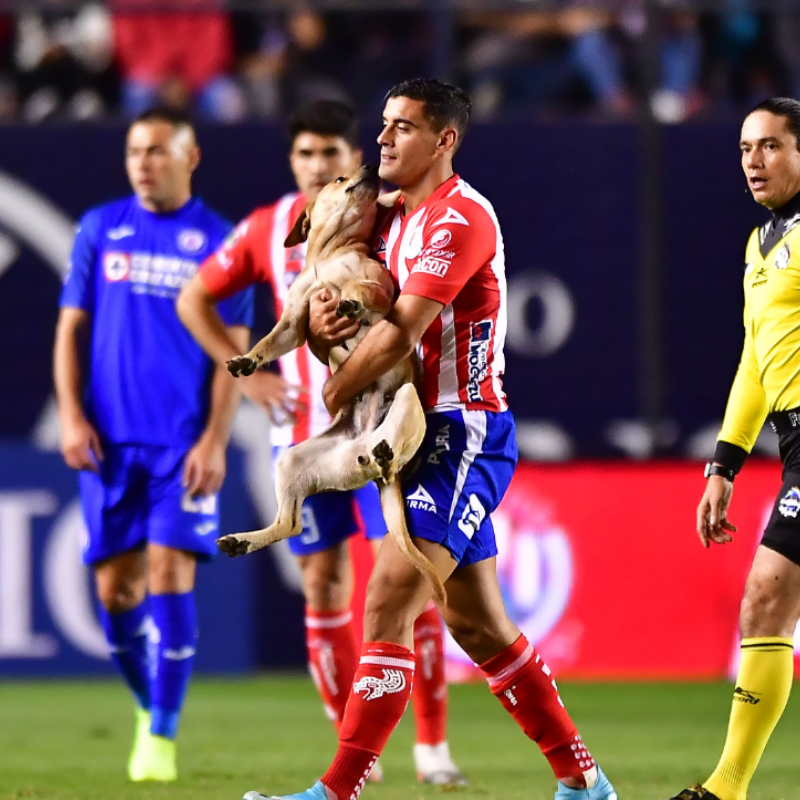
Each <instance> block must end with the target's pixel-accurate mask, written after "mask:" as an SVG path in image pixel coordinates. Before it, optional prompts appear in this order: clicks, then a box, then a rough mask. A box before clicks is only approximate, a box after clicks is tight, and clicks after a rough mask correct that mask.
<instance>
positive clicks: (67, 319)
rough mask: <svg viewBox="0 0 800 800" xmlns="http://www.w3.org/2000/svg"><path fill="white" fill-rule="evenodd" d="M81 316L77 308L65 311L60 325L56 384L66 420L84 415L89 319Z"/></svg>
mask: <svg viewBox="0 0 800 800" xmlns="http://www.w3.org/2000/svg"><path fill="white" fill-rule="evenodd" d="M81 314H82V312H78V311H77V309H64V310H63V311H62V312H61V314H60V316H59V319H58V325H57V326H56V342H55V351H54V354H53V382H54V383H55V388H56V400H57V401H58V411H59V414H60V415H61V418H62V419H72V420H75V419H81V418H82V417H83V416H84V411H83V370H82V367H81V363H82V360H83V359H82V352H83V349H84V346H85V340H86V338H87V337H86V333H87V331H86V330H85V328H86V326H87V324H88V316H87V318H86V319H84V318H83V316H81Z"/></svg>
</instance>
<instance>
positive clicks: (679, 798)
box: [670, 783, 719, 800]
mask: <svg viewBox="0 0 800 800" xmlns="http://www.w3.org/2000/svg"><path fill="white" fill-rule="evenodd" d="M670 800H719V798H718V797H717V796H716V795H715V794H714V792H709V791H708V789H706V787H705V786H701V785H700V784H699V783H696V784H695V785H694V786H690V787H689V788H688V789H684V790H683V791H682V792H678V794H676V795H675V796H674V797H671V798H670Z"/></svg>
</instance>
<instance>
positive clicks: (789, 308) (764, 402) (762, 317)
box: [673, 97, 800, 800]
mask: <svg viewBox="0 0 800 800" xmlns="http://www.w3.org/2000/svg"><path fill="white" fill-rule="evenodd" d="M740 147H741V153H742V168H743V169H744V174H745V176H746V177H747V183H748V186H749V187H750V191H751V193H752V195H753V199H754V200H755V201H756V202H757V203H760V204H761V205H763V206H766V207H767V208H768V209H770V211H772V219H770V220H769V221H768V222H767V223H766V224H765V225H762V226H761V227H760V228H756V230H754V231H753V233H752V234H751V235H750V240H749V241H748V243H747V252H746V256H745V261H746V267H745V272H744V300H745V303H744V349H743V350H742V360H741V363H740V364H739V369H738V371H737V373H736V377H735V378H734V381H733V386H732V388H731V393H730V398H729V399H728V406H727V408H726V410H725V420H724V422H723V423H722V430H721V431H720V434H719V439H718V441H717V447H716V450H715V452H714V460H713V462H712V463H709V464H707V465H706V478H708V483H707V485H706V490H705V493H704V494H703V499H702V500H701V501H700V506H699V507H698V509H697V532H698V534H700V540H701V541H702V543H703V546H704V547H709V546H710V545H711V544H712V543H713V544H726V543H727V542H730V541H731V535H730V532H733V531H735V530H736V527H735V526H734V525H733V524H732V523H731V522H730V520H729V519H728V508H729V506H730V502H731V494H732V492H733V480H734V477H735V476H736V474H737V473H738V472H739V470H740V469H741V468H742V466H743V465H744V462H745V459H746V458H747V454H748V453H749V452H750V450H751V449H752V447H753V444H754V443H755V440H756V437H757V436H758V434H759V432H760V430H761V428H762V426H763V425H764V421H765V420H769V422H770V423H771V425H772V427H773V428H774V430H775V431H776V433H777V434H778V436H779V442H780V454H781V460H782V462H783V479H784V482H783V486H782V487H781V490H780V494H779V495H778V498H777V500H776V502H775V507H774V509H773V511H772V516H771V517H770V520H769V523H768V525H767V528H766V530H765V531H764V537H763V539H762V540H761V545H760V546H759V548H758V550H757V551H756V555H755V558H754V559H753V565H752V567H751V569H750V575H749V577H748V579H747V585H746V586H745V591H744V599H743V600H742V608H741V613H740V618H739V625H740V629H741V635H742V644H741V648H742V658H741V666H740V668H739V674H738V676H737V678H736V688H735V689H734V692H733V708H732V710H731V717H730V723H729V725H728V737H727V739H726V741H725V747H724V749H723V751H722V757H721V758H720V760H719V764H717V768H716V769H715V770H714V772H713V773H712V775H711V777H710V778H709V779H708V780H707V781H705V782H704V783H703V784H702V785H699V786H693V787H691V788H689V789H684V790H683V791H682V792H680V794H678V795H677V796H676V797H675V798H673V800H745V797H746V796H747V787H748V785H749V783H750V779H751V778H752V777H753V774H754V773H755V771H756V767H757V766H758V762H759V760H760V759H761V754H762V753H763V752H764V747H765V746H766V744H767V740H768V739H769V737H770V735H771V733H772V731H773V729H774V728H775V725H776V724H777V722H778V720H779V719H780V716H781V714H782V713H783V709H784V708H785V706H786V701H787V700H788V698H789V691H790V689H791V686H792V677H793V674H794V657H793V656H794V650H793V642H792V639H793V636H794V631H795V627H796V626H797V620H798V618H799V617H800V517H799V516H798V512H800V102H798V101H797V100H791V99H788V98H783V97H779V98H773V99H771V100H766V101H764V102H763V103H760V104H759V105H757V106H756V107H755V108H754V109H753V111H751V112H750V113H749V114H748V115H747V117H746V118H745V120H744V124H743V125H742V134H741V142H740ZM797 778H798V784H800V769H799V770H798V776H797Z"/></svg>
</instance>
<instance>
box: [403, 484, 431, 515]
mask: <svg viewBox="0 0 800 800" xmlns="http://www.w3.org/2000/svg"><path fill="white" fill-rule="evenodd" d="M406 503H407V505H408V507H409V508H415V509H417V510H418V511H432V512H433V513H434V514H435V513H436V503H434V502H433V498H432V497H431V496H430V493H429V492H428V490H427V489H426V488H425V487H424V486H423V485H422V484H421V483H420V484H418V485H417V490H416V491H415V492H413V493H412V494H410V495H408V496H407V497H406Z"/></svg>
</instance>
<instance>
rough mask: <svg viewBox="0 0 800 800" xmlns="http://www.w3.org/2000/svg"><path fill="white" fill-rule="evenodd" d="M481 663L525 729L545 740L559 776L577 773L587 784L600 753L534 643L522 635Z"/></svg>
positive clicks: (492, 685) (541, 743)
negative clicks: (586, 740) (591, 747)
mask: <svg viewBox="0 0 800 800" xmlns="http://www.w3.org/2000/svg"><path fill="white" fill-rule="evenodd" d="M480 668H481V671H482V672H483V674H484V675H485V676H486V679H487V681H488V682H489V688H490V689H491V691H492V694H493V695H495V697H497V698H498V699H499V700H500V702H501V703H502V704H503V707H504V708H505V709H506V711H508V713H509V714H511V716H512V717H513V718H514V720H515V721H516V723H517V724H518V725H519V726H520V728H522V730H523V731H524V733H525V735H526V736H527V737H528V738H529V739H533V741H534V742H536V744H538V745H539V747H540V749H541V751H542V753H543V754H544V756H545V758H546V759H547V760H548V762H549V763H550V767H551V768H552V770H553V772H554V773H555V776H556V778H558V779H559V780H561V779H563V778H575V779H576V780H578V781H579V782H580V784H581V785H582V786H586V778H585V776H584V774H583V773H584V772H586V771H587V770H589V769H591V768H592V767H593V766H594V759H593V758H592V756H591V755H590V754H589V752H588V751H587V750H586V747H585V745H584V744H583V742H582V741H581V737H580V736H579V735H578V730H577V728H576V727H575V725H574V724H573V722H572V720H571V719H570V717H569V714H567V711H566V709H565V708H564V703H563V702H562V701H561V698H560V697H559V696H558V688H557V687H556V682H555V681H554V680H553V678H552V677H551V675H550V670H549V668H548V667H547V664H545V663H544V661H543V660H542V657H541V656H540V655H539V654H538V653H536V651H535V650H534V649H533V645H531V644H530V643H529V642H528V640H527V639H526V638H525V637H524V636H523V635H520V637H519V639H517V640H516V641H515V642H514V644H512V645H511V646H510V647H507V648H506V649H505V650H503V652H502V653H499V654H498V655H496V656H495V657H494V658H492V659H489V661H487V662H486V663H485V664H481V665H480Z"/></svg>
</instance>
